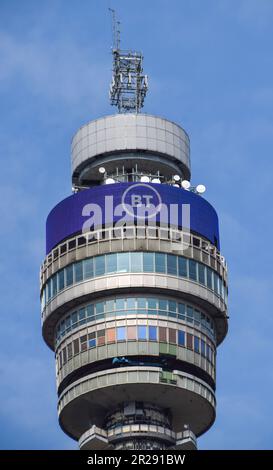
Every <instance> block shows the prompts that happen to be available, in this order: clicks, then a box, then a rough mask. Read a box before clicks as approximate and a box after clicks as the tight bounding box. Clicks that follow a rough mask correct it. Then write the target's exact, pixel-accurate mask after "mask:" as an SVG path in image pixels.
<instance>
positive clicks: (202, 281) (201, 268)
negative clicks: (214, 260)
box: [198, 263, 205, 284]
mask: <svg viewBox="0 0 273 470" xmlns="http://www.w3.org/2000/svg"><path fill="white" fill-rule="evenodd" d="M198 280H199V282H200V284H205V266H204V265H203V264H200V263H199V264H198Z"/></svg>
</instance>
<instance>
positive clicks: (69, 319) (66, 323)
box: [65, 317, 71, 329]
mask: <svg viewBox="0 0 273 470" xmlns="http://www.w3.org/2000/svg"><path fill="white" fill-rule="evenodd" d="M70 326H71V317H66V319H65V328H66V329H68V328H69V327H70Z"/></svg>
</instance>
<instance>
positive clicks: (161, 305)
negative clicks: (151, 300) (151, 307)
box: [158, 299, 168, 310]
mask: <svg viewBox="0 0 273 470" xmlns="http://www.w3.org/2000/svg"><path fill="white" fill-rule="evenodd" d="M158 308H160V310H168V301H167V300H161V299H159V301H158Z"/></svg>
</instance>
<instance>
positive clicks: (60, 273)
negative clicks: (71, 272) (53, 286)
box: [58, 269, 64, 290]
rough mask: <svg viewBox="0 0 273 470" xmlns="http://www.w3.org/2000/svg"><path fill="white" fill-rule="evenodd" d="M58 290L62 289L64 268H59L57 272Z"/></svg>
mask: <svg viewBox="0 0 273 470" xmlns="http://www.w3.org/2000/svg"><path fill="white" fill-rule="evenodd" d="M58 282H59V290H63V289H64V270H63V269H61V271H59V274H58Z"/></svg>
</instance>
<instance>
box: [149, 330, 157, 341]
mask: <svg viewBox="0 0 273 470" xmlns="http://www.w3.org/2000/svg"><path fill="white" fill-rule="evenodd" d="M149 340H150V341H156V340H157V328H156V326H149Z"/></svg>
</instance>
